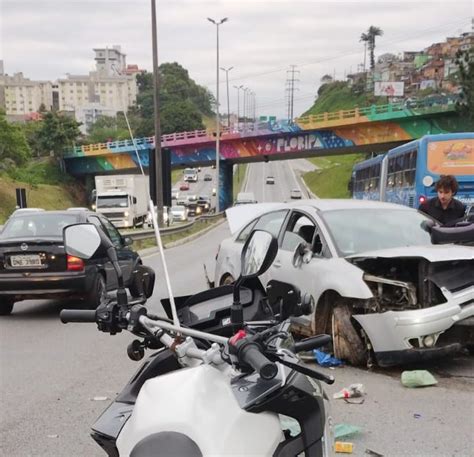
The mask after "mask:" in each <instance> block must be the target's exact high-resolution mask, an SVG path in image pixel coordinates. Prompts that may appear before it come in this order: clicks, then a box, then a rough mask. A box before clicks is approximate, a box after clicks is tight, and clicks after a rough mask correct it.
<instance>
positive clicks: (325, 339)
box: [293, 334, 332, 353]
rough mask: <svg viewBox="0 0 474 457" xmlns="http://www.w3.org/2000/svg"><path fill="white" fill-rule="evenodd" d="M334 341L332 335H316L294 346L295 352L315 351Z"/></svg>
mask: <svg viewBox="0 0 474 457" xmlns="http://www.w3.org/2000/svg"><path fill="white" fill-rule="evenodd" d="M331 340H332V338H331V336H330V335H324V334H323V335H316V336H311V337H309V338H305V339H304V340H301V341H298V342H297V343H295V344H294V346H293V350H294V352H295V353H298V352H302V351H312V350H313V349H318V348H320V347H321V346H325V345H326V344H328V343H330V342H331Z"/></svg>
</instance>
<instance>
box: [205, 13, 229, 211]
mask: <svg viewBox="0 0 474 457" xmlns="http://www.w3.org/2000/svg"><path fill="white" fill-rule="evenodd" d="M207 20H208V21H209V22H212V23H213V24H214V25H215V26H216V32H217V35H216V36H217V52H216V54H217V65H216V212H217V213H218V212H219V211H220V204H219V198H220V189H219V184H220V179H219V159H220V141H221V132H220V118H219V117H220V116H219V26H220V25H221V24H223V23H224V22H226V21H227V20H228V19H227V18H226V17H225V18H223V19H221V20H220V21H218V22H217V21H215V20H214V19H211V18H210V17H208V18H207Z"/></svg>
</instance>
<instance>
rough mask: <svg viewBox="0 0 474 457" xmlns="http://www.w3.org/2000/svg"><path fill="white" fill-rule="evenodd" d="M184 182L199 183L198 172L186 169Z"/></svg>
mask: <svg viewBox="0 0 474 457" xmlns="http://www.w3.org/2000/svg"><path fill="white" fill-rule="evenodd" d="M183 181H187V182H198V171H197V170H196V168H185V169H184V171H183Z"/></svg>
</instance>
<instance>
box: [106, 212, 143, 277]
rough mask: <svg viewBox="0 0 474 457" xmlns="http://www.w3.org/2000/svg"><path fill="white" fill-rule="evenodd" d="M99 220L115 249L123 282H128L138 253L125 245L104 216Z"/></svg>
mask: <svg viewBox="0 0 474 457" xmlns="http://www.w3.org/2000/svg"><path fill="white" fill-rule="evenodd" d="M100 220H101V222H102V224H103V225H104V226H105V229H106V230H107V234H108V235H109V238H110V240H111V241H112V243H113V244H114V247H115V250H116V251H117V257H118V262H119V264H120V268H121V269H122V275H123V282H124V284H128V283H129V281H130V278H131V277H132V271H133V268H134V266H135V263H136V261H137V257H138V254H137V253H136V252H134V251H133V250H132V249H131V247H130V246H125V244H124V240H123V237H122V235H120V233H119V231H118V230H117V229H116V228H115V226H114V225H113V224H112V222H110V221H109V220H108V219H107V218H106V217H103V216H101V217H100Z"/></svg>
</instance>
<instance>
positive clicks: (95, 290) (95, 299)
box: [85, 273, 107, 309]
mask: <svg viewBox="0 0 474 457" xmlns="http://www.w3.org/2000/svg"><path fill="white" fill-rule="evenodd" d="M85 300H86V308H88V309H96V308H98V307H99V306H100V305H102V304H103V303H105V301H106V300H107V287H106V285H105V279H104V277H103V276H102V275H101V274H100V273H99V274H97V276H96V279H95V281H94V285H93V286H92V290H91V292H90V293H89V295H88V296H87V297H86V298H85Z"/></svg>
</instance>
